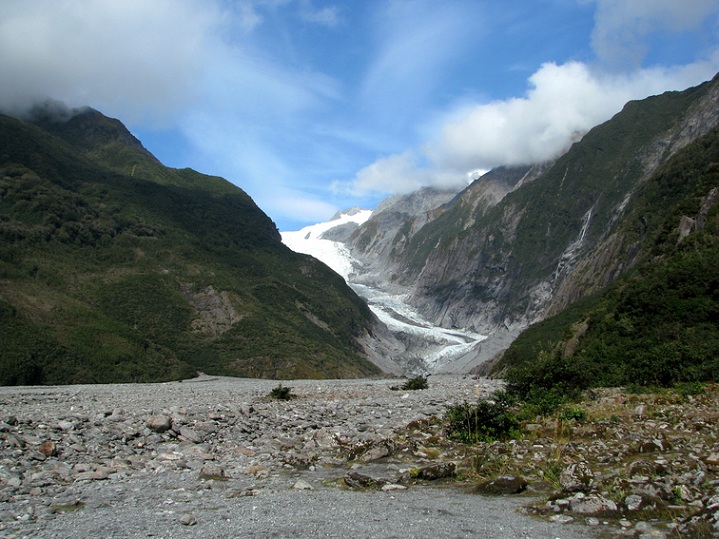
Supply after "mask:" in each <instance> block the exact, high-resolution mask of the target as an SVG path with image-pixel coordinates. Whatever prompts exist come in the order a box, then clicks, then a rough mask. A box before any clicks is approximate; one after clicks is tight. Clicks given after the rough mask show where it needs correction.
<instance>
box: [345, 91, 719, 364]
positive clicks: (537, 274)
mask: <svg viewBox="0 0 719 539" xmlns="http://www.w3.org/2000/svg"><path fill="white" fill-rule="evenodd" d="M718 105H719V80H718V79H716V78H715V79H714V80H713V81H710V82H707V83H705V84H703V85H701V86H698V87H696V88H691V89H688V90H686V91H683V92H668V93H665V94H663V95H659V96H654V97H650V98H647V99H645V100H642V101H637V102H630V103H628V104H627V105H626V106H625V107H624V109H623V110H622V111H621V112H620V113H618V114H617V115H616V116H615V117H614V118H612V119H611V120H609V121H608V122H606V123H605V124H602V125H600V126H597V127H596V128H594V129H592V130H591V131H590V132H588V133H587V134H586V135H585V136H584V137H583V138H582V139H581V140H580V141H578V142H577V143H575V144H574V145H573V146H572V147H571V148H570V150H569V151H568V152H566V153H565V154H564V155H563V156H561V157H560V158H558V159H557V160H556V161H555V162H553V163H546V164H543V165H538V166H534V167H523V168H513V169H498V170H494V171H492V172H490V173H488V174H486V175H485V176H482V177H481V178H479V179H478V180H477V181H475V182H473V183H472V184H471V185H469V186H468V187H467V188H466V189H464V190H463V191H462V192H460V193H459V194H456V195H455V196H452V195H451V194H450V193H441V194H439V193H434V192H432V191H430V190H424V191H422V192H418V193H416V194H414V195H412V196H410V197H405V198H398V199H391V200H389V201H388V202H387V203H386V204H384V205H383V206H382V207H380V208H378V209H377V211H376V212H375V214H373V215H372V217H371V218H370V219H369V220H368V221H367V222H366V223H364V224H363V225H362V226H361V227H359V228H358V229H357V230H356V231H354V232H353V233H352V235H351V236H350V237H349V238H348V239H347V245H348V246H349V247H350V248H351V252H352V255H353V256H354V257H356V258H357V259H358V260H360V261H362V262H363V264H364V271H363V272H362V273H361V274H360V275H357V276H356V277H355V280H356V281H357V282H361V281H362V280H364V281H365V282H366V283H368V284H372V285H375V286H379V287H384V288H389V289H391V288H393V287H394V288H396V289H398V290H402V291H404V292H405V293H406V294H407V298H408V301H409V303H410V304H411V305H412V306H413V307H414V308H416V309H417V310H418V311H419V312H420V313H421V314H422V315H423V316H424V317H426V318H427V319H428V320H431V321H433V322H434V323H436V324H438V325H441V326H443V327H448V328H451V327H457V328H465V329H470V330H472V331H477V332H480V333H486V334H491V335H493V339H495V340H497V341H498V342H499V346H493V345H492V344H491V343H492V338H490V339H489V340H488V341H487V342H485V343H484V344H483V346H484V351H482V350H481V349H478V350H477V351H476V361H477V362H480V361H482V360H484V359H487V357H488V354H493V353H494V352H495V351H496V349H497V348H498V347H499V348H501V347H502V346H504V345H506V343H507V341H508V340H511V339H512V338H513V337H514V336H516V335H517V334H518V333H519V332H520V331H522V329H524V328H525V327H527V326H528V325H529V324H531V323H533V322H536V321H539V320H542V319H544V318H546V317H547V316H548V315H550V314H552V313H555V312H558V311H560V310H562V309H563V308H564V307H566V306H567V305H569V304H571V303H572V302H573V301H575V300H577V299H579V298H581V297H583V296H585V295H587V294H591V293H592V292H595V291H597V290H599V289H601V288H602V287H604V286H605V285H606V284H607V283H609V282H611V281H613V280H614V279H615V278H617V277H618V276H620V275H623V274H624V273H626V272H627V270H629V269H630V268H632V267H633V265H634V264H635V262H636V260H637V257H638V256H640V254H641V253H642V247H643V243H644V240H645V237H646V235H645V234H643V232H642V231H641V230H638V231H635V232H636V233H628V232H627V230H628V229H627V227H626V226H624V225H625V222H624V221H625V218H626V216H627V212H628V208H630V207H631V206H632V203H633V200H634V197H635V193H636V191H637V189H638V188H639V187H640V186H642V185H643V184H644V183H645V182H646V181H647V179H648V178H650V177H651V176H652V175H653V174H654V173H656V171H657V170H658V169H659V168H660V167H661V166H662V165H663V164H664V163H666V162H667V161H668V160H670V159H671V158H672V157H673V156H674V155H676V154H677V152H679V151H680V150H681V149H682V148H685V147H686V146H687V145H689V144H691V143H693V142H694V141H696V140H698V139H699V138H700V137H701V136H703V135H705V134H706V133H708V132H709V131H710V130H711V129H712V128H713V127H715V126H716V125H718V124H719V106H718ZM418 199H421V200H422V201H423V202H424V204H421V203H419V201H418ZM653 211H659V212H660V211H661V208H654V209H653Z"/></svg>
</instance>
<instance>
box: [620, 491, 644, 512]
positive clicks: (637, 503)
mask: <svg viewBox="0 0 719 539" xmlns="http://www.w3.org/2000/svg"><path fill="white" fill-rule="evenodd" d="M642 502H643V500H642V497H641V496H639V495H638V494H630V495H629V496H627V497H626V498H624V505H626V507H627V510H629V511H636V510H638V509H639V508H640V507H641V506H642Z"/></svg>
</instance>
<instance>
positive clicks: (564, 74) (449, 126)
mask: <svg viewBox="0 0 719 539" xmlns="http://www.w3.org/2000/svg"><path fill="white" fill-rule="evenodd" d="M591 3H594V4H596V15H595V26H594V30H593V32H592V36H591V40H592V48H593V50H594V51H595V53H596V56H597V61H596V62H594V63H593V64H589V63H585V62H578V61H570V62H566V63H563V64H557V63H545V64H543V65H542V66H541V67H540V68H539V69H538V70H537V71H536V72H534V73H533V74H532V75H531V77H529V80H528V90H527V92H526V94H525V95H524V96H522V97H516V98H511V99H506V100H498V101H491V102H488V103H474V104H469V105H468V104H463V105H461V106H458V107H456V108H455V109H453V110H450V111H448V112H447V113H446V114H445V115H444V116H442V117H441V118H440V120H439V121H437V123H436V126H435V130H436V132H437V133H438V135H437V136H436V137H434V138H432V139H430V140H427V141H426V142H425V144H423V145H422V146H421V147H419V148H417V149H411V150H406V151H404V152H402V153H399V154H396V155H389V156H385V157H382V158H380V159H378V160H377V161H375V162H374V163H372V164H371V165H369V166H367V167H365V168H363V169H362V170H360V171H359V172H358V173H357V175H356V176H355V178H354V179H353V180H351V181H350V182H348V183H347V184H337V185H336V186H335V187H336V188H337V189H342V188H346V189H349V190H350V191H351V192H353V193H355V194H357V195H359V194H363V193H368V192H377V193H387V194H389V193H408V192H411V191H414V190H416V189H418V188H420V187H422V186H427V185H430V186H436V187H448V186H451V185H454V186H455V187H458V186H461V185H462V184H463V183H464V182H466V178H467V175H466V173H467V171H471V170H478V169H479V170H488V169H491V168H494V167H497V166H505V165H506V166H512V165H528V164H533V163H540V162H545V161H548V160H551V159H554V158H556V157H558V156H559V155H561V154H562V153H563V152H565V151H566V150H567V149H568V148H569V146H570V145H571V144H572V143H573V142H574V141H576V140H578V139H579V138H581V136H582V135H584V134H585V133H586V132H587V131H588V130H589V129H591V128H592V127H594V126H596V125H598V124H600V123H602V122H604V121H606V120H608V119H609V118H611V117H612V116H613V115H614V114H616V113H617V112H618V111H619V110H621V108H622V107H623V105H624V104H625V103H627V102H628V101H630V100H633V99H643V98H645V97H647V96H649V95H655V94H659V93H662V92H665V91H669V90H683V89H685V88H688V87H690V86H694V85H697V84H700V83H701V82H704V81H705V80H708V79H709V78H711V77H712V76H713V75H714V74H715V73H717V71H719V50H717V49H714V50H707V51H705V52H704V53H703V54H701V53H699V54H698V56H699V57H698V58H696V61H694V62H692V63H690V64H687V65H676V66H653V67H652V66H649V67H641V64H642V61H643V60H644V59H645V58H646V57H647V55H648V54H649V52H650V39H649V37H650V36H654V37H657V36H658V37H659V39H662V38H664V37H665V36H666V35H667V34H671V33H676V32H692V31H695V30H696V29H697V28H698V27H699V26H701V25H702V24H704V22H705V21H706V20H707V19H708V18H711V17H712V16H713V17H716V16H717V14H718V13H719V5H717V3H716V2H715V1H713V0H697V1H696V2H691V3H689V4H688V5H687V3H685V2H675V1H674V0H647V1H643V2H626V1H624V0H593V1H592V2H591ZM711 24H713V25H714V26H713V27H711V26H710V28H709V32H713V34H714V35H713V37H714V38H715V39H714V40H712V43H716V34H717V32H718V31H719V27H717V26H716V24H717V21H716V18H714V19H712V23H711Z"/></svg>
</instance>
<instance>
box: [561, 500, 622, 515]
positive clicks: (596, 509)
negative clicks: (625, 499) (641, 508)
mask: <svg viewBox="0 0 719 539" xmlns="http://www.w3.org/2000/svg"><path fill="white" fill-rule="evenodd" d="M569 507H570V509H571V511H572V512H573V513H582V514H585V515H600V516H604V515H609V514H615V513H616V512H617V510H618V508H617V504H616V503H614V502H613V501H612V500H609V499H607V498H605V497H604V496H599V495H597V496H582V497H575V498H572V499H571V500H570V502H569Z"/></svg>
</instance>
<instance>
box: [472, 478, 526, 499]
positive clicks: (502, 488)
mask: <svg viewBox="0 0 719 539" xmlns="http://www.w3.org/2000/svg"><path fill="white" fill-rule="evenodd" d="M526 488H527V480H526V479H524V478H523V477H519V476H516V475H501V476H499V477H497V478H495V479H492V480H490V481H485V482H484V483H481V484H479V485H478V486H477V489H476V490H477V492H479V493H481V494H493V495H499V496H501V495H506V494H518V493H520V492H523V491H524V490H525V489H526Z"/></svg>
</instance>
